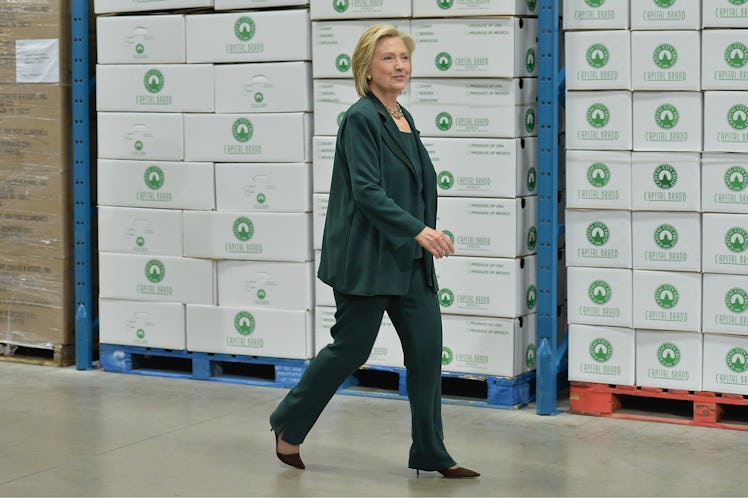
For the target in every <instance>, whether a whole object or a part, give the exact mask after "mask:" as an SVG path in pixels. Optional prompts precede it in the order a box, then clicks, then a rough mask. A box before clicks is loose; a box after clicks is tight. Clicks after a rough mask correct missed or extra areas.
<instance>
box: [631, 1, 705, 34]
mask: <svg viewBox="0 0 748 498" xmlns="http://www.w3.org/2000/svg"><path fill="white" fill-rule="evenodd" d="M706 1H709V0H706ZM701 2H702V0H678V1H677V2H676V1H675V0H664V1H662V0H661V1H653V0H631V29H632V30H644V29H651V30H656V31H662V30H665V29H701Z"/></svg>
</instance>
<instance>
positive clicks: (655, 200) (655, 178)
mask: <svg viewBox="0 0 748 498" xmlns="http://www.w3.org/2000/svg"><path fill="white" fill-rule="evenodd" d="M631 190H632V192H631V207H632V208H633V209H634V210H635V211H699V210H700V209H701V161H700V156H699V154H696V153H691V152H676V153H672V152H671V153H663V152H659V153H658V152H634V153H633V154H632V155H631Z"/></svg>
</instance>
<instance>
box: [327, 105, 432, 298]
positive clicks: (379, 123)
mask: <svg viewBox="0 0 748 498" xmlns="http://www.w3.org/2000/svg"><path fill="white" fill-rule="evenodd" d="M403 114H404V115H405V118H406V119H407V120H408V123H409V124H410V129H411V130H412V131H413V136H414V137H415V139H416V143H417V146H418V155H419V159H420V161H419V163H418V164H413V162H412V161H410V160H409V158H408V154H407V153H406V151H405V150H404V148H403V145H401V144H402V137H401V136H400V134H401V133H402V132H401V131H400V130H399V129H398V127H397V124H395V122H394V121H393V119H392V118H391V117H390V115H389V113H388V112H387V109H386V108H385V107H384V105H383V104H382V103H381V102H380V101H379V100H378V99H377V98H376V97H374V96H373V95H371V94H369V95H368V96H366V97H363V98H361V99H360V100H359V101H358V102H356V103H355V104H353V105H352V106H351V107H350V108H349V109H348V111H346V113H345V116H344V117H343V120H342V121H341V123H340V128H339V129H338V137H337V141H336V146H335V147H336V148H335V161H334V164H333V172H332V182H331V184H330V200H329V203H328V206H327V218H326V220H325V231H324V236H323V238H322V255H321V257H320V266H319V271H318V273H317V276H318V277H319V278H320V279H321V280H322V281H323V282H325V283H326V284H328V285H330V286H331V287H332V288H333V289H335V290H336V291H338V292H342V293H344V294H353V295H361V296H372V295H404V294H406V293H407V292H408V286H409V284H410V277H411V269H412V267H413V264H414V255H415V254H416V252H417V250H418V247H420V246H419V245H418V243H417V242H416V241H415V236H416V235H418V234H419V233H420V232H421V230H423V228H424V227H425V226H427V225H428V226H430V227H432V228H435V226H436V173H435V171H434V166H433V164H432V163H431V159H429V155H428V152H426V148H425V147H424V146H423V143H422V142H421V139H420V137H419V134H418V131H417V130H416V128H415V125H414V123H413V118H412V116H411V115H410V114H409V113H408V112H407V111H406V110H405V109H403ZM416 168H420V172H421V174H420V177H421V179H422V182H423V188H422V189H421V188H419V187H420V185H419V183H418V177H419V175H417V174H416V172H417V169H416ZM418 196H422V202H419V199H418ZM424 206H425V210H424V211H423V212H421V213H419V211H420V209H422V208H423V207H424ZM423 262H424V264H425V270H426V271H425V274H426V280H427V282H426V284H427V285H428V286H430V287H431V288H432V289H433V290H434V292H436V291H437V290H438V287H437V283H436V275H435V273H434V262H433V257H432V256H431V253H429V252H428V251H426V250H423Z"/></svg>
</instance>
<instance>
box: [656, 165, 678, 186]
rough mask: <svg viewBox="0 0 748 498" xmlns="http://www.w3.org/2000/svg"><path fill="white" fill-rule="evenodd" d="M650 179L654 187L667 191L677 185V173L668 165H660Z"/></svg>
mask: <svg viewBox="0 0 748 498" xmlns="http://www.w3.org/2000/svg"><path fill="white" fill-rule="evenodd" d="M652 179H653V180H654V182H655V185H657V186H658V187H660V188H661V189H665V190H667V189H669V188H672V187H673V186H674V185H675V184H676V183H678V171H677V170H676V169H675V168H673V167H672V166H671V165H669V164H660V165H659V166H657V167H656V168H655V170H654V173H652Z"/></svg>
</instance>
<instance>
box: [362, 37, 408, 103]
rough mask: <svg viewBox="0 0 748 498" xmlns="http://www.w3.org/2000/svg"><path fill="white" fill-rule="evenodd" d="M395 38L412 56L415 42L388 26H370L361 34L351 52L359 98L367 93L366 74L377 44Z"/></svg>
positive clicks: (367, 81)
mask: <svg viewBox="0 0 748 498" xmlns="http://www.w3.org/2000/svg"><path fill="white" fill-rule="evenodd" d="M390 36H396V37H398V38H400V39H401V40H402V41H403V43H405V48H407V49H408V53H410V54H412V53H413V50H414V49H415V48H416V42H414V41H413V38H411V37H410V35H408V34H407V33H403V32H402V31H399V30H398V29H397V28H396V27H394V26H392V25H390V24H372V25H371V26H369V27H368V28H366V30H365V31H364V32H363V33H362V34H361V38H359V40H358V43H357V44H356V48H355V49H354V50H353V58H352V60H351V65H352V66H353V80H354V82H355V83H356V93H358V94H359V95H360V96H361V97H364V96H366V94H367V93H369V80H368V79H367V78H366V73H367V71H368V70H369V66H370V65H371V60H372V59H373V58H374V50H375V49H376V48H377V42H378V41H379V40H381V39H382V38H387V37H390Z"/></svg>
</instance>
